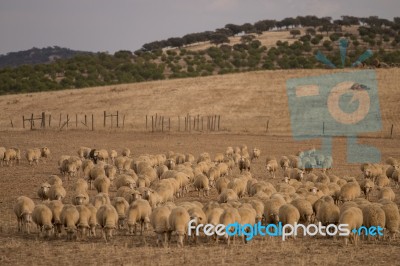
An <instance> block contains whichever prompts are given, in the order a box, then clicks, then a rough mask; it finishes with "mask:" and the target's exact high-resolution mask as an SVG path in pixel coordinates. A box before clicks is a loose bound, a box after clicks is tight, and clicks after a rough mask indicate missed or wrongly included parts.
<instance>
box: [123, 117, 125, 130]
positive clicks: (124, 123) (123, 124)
mask: <svg viewBox="0 0 400 266" xmlns="http://www.w3.org/2000/svg"><path fill="white" fill-rule="evenodd" d="M122 128H125V115H124V116H123V117H122Z"/></svg>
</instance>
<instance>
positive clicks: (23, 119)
mask: <svg viewBox="0 0 400 266" xmlns="http://www.w3.org/2000/svg"><path fill="white" fill-rule="evenodd" d="M22 127H23V128H25V116H22Z"/></svg>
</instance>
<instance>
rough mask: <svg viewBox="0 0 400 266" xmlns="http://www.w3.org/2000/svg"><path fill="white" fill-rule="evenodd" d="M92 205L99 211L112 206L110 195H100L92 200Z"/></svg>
mask: <svg viewBox="0 0 400 266" xmlns="http://www.w3.org/2000/svg"><path fill="white" fill-rule="evenodd" d="M117 197H118V195H117ZM92 204H93V206H94V207H96V208H97V209H99V208H100V207H101V206H103V205H106V204H111V202H110V197H109V196H108V194H104V193H99V194H97V195H96V196H94V197H93V198H92Z"/></svg>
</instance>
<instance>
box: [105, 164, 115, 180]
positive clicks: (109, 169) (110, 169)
mask: <svg viewBox="0 0 400 266" xmlns="http://www.w3.org/2000/svg"><path fill="white" fill-rule="evenodd" d="M104 172H105V173H106V176H107V177H108V178H109V179H110V181H113V180H114V179H115V175H116V174H117V168H116V167H115V166H114V165H110V164H107V165H105V166H104Z"/></svg>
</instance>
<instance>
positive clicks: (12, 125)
mask: <svg viewBox="0 0 400 266" xmlns="http://www.w3.org/2000/svg"><path fill="white" fill-rule="evenodd" d="M10 122H11V127H12V128H14V124H13V121H12V119H11V118H10Z"/></svg>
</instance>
